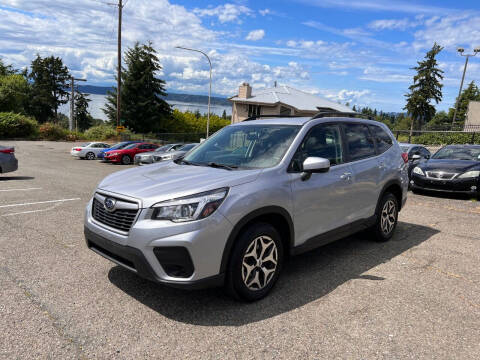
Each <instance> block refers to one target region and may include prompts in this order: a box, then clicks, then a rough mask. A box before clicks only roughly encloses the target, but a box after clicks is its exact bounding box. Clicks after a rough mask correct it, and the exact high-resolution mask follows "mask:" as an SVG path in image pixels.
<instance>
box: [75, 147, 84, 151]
mask: <svg viewBox="0 0 480 360" xmlns="http://www.w3.org/2000/svg"><path fill="white" fill-rule="evenodd" d="M73 151H82V149H80V148H74V149H73Z"/></svg>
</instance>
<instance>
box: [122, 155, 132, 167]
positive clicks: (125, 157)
mask: <svg viewBox="0 0 480 360" xmlns="http://www.w3.org/2000/svg"><path fill="white" fill-rule="evenodd" d="M131 162H132V159H130V156H128V155H123V156H122V164H123V165H130V163H131Z"/></svg>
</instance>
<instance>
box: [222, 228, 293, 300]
mask: <svg viewBox="0 0 480 360" xmlns="http://www.w3.org/2000/svg"><path fill="white" fill-rule="evenodd" d="M283 258H284V249H283V243H282V240H281V237H280V235H279V233H278V231H277V230H276V229H275V228H274V227H273V226H272V225H270V224H267V223H256V224H252V225H250V226H248V227H247V228H245V229H244V230H243V231H242V233H241V234H240V236H239V237H238V238H237V240H236V243H235V245H234V247H233V250H232V253H231V256H230V262H229V265H228V270H227V278H226V290H227V292H228V293H229V295H231V296H233V297H234V298H236V299H238V300H242V301H256V300H260V299H261V298H263V297H265V296H266V295H267V294H268V293H269V292H270V291H271V290H272V288H273V286H274V285H275V283H276V281H277V279H278V277H279V275H280V272H281V270H282V266H283Z"/></svg>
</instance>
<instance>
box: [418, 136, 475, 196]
mask: <svg viewBox="0 0 480 360" xmlns="http://www.w3.org/2000/svg"><path fill="white" fill-rule="evenodd" d="M410 186H411V188H412V190H413V191H416V190H429V191H443V192H452V193H463V194H470V195H476V196H477V197H479V198H480V145H448V146H445V147H443V148H441V149H440V150H438V151H437V152H436V153H435V154H434V155H433V156H432V157H431V158H430V159H429V160H424V161H421V162H420V163H419V164H418V165H417V166H416V167H415V168H413V170H412V178H411V180H410Z"/></svg>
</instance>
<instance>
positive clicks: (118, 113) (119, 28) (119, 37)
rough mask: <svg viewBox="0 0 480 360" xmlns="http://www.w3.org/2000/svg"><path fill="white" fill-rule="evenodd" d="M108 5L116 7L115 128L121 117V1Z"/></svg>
mask: <svg viewBox="0 0 480 360" xmlns="http://www.w3.org/2000/svg"><path fill="white" fill-rule="evenodd" d="M108 5H114V6H118V38H117V64H118V68H117V127H118V126H119V125H120V117H121V115H122V111H121V109H122V99H121V93H122V12H123V6H124V5H123V3H122V0H118V4H115V3H108Z"/></svg>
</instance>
